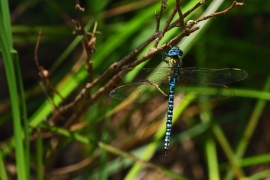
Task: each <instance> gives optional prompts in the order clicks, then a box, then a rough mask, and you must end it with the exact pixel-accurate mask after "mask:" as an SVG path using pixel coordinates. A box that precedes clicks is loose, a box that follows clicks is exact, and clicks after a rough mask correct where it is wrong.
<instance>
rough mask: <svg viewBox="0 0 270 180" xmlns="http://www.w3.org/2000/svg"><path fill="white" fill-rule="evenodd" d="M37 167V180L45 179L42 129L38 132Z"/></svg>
mask: <svg viewBox="0 0 270 180" xmlns="http://www.w3.org/2000/svg"><path fill="white" fill-rule="evenodd" d="M36 158H37V166H36V170H37V171H36V172H37V175H36V176H37V180H43V178H44V172H43V160H42V159H43V145H42V136H41V131H40V128H38V130H37V154H36Z"/></svg>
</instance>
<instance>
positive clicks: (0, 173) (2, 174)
mask: <svg viewBox="0 0 270 180" xmlns="http://www.w3.org/2000/svg"><path fill="white" fill-rule="evenodd" d="M0 179H2V180H8V177H7V172H6V168H5V164H4V156H3V153H2V151H1V150H0Z"/></svg>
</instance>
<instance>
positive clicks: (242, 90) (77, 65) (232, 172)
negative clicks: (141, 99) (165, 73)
mask: <svg viewBox="0 0 270 180" xmlns="http://www.w3.org/2000/svg"><path fill="white" fill-rule="evenodd" d="M198 2H199V0H198V1H195V0H193V1H185V0H184V1H183V3H182V6H181V9H182V11H183V12H186V11H187V10H189V9H190V8H191V7H193V6H194V5H195V4H196V3H198ZM232 2H233V0H226V1H221V0H220V1H217V0H216V1H210V0H209V1H207V2H206V3H205V4H204V5H202V6H201V7H199V8H198V9H197V10H195V11H194V12H193V13H192V14H191V15H190V16H189V17H188V18H186V19H185V21H187V20H190V19H192V20H195V19H197V18H199V17H200V16H201V15H202V14H203V13H209V12H211V10H209V7H210V6H211V7H212V6H213V7H216V8H218V11H221V10H224V9H226V8H228V7H229V6H230V5H231V4H232ZM218 3H221V5H219V4H218ZM8 4H9V11H10V12H9V13H10V18H11V31H10V32H9V33H12V42H13V47H14V49H15V50H17V53H18V60H19V61H18V62H19V65H20V71H21V74H20V75H19V76H20V78H21V79H22V82H23V86H24V94H25V97H26V107H27V115H28V122H29V127H30V128H29V132H30V131H31V132H30V136H29V142H30V148H29V149H27V148H25V153H26V154H27V155H28V156H29V163H27V162H25V161H28V160H27V158H26V159H25V160H22V161H23V162H25V163H26V167H28V166H29V168H26V171H27V172H26V174H27V175H26V177H30V178H31V179H74V180H79V179H196V180H200V179H215V180H216V179H228V180H229V179H237V178H238V179H240V178H244V177H246V178H249V179H263V178H266V177H268V176H270V170H269V169H270V168H269V167H270V164H269V162H270V154H269V147H270V146H269V145H270V134H269V130H268V129H269V128H268V127H269V126H270V121H269V120H270V119H269V112H270V111H269V108H270V107H269V104H268V103H267V101H268V100H269V99H270V94H269V89H270V74H269V67H270V61H269V57H270V50H269V49H270V22H269V21H270V18H269V17H270V2H267V1H263V0H258V1H247V5H246V6H244V7H240V6H236V7H234V8H233V9H232V10H231V11H230V12H229V13H228V14H224V15H220V16H216V17H214V18H211V19H208V20H206V21H205V22H207V24H205V25H203V24H198V25H197V26H201V29H200V30H198V33H197V34H195V33H194V34H190V35H189V36H187V37H184V38H183V39H182V41H181V42H180V44H179V46H180V48H181V49H183V51H184V55H185V56H184V57H183V62H184V67H202V68H213V69H219V68H240V69H243V70H245V71H247V73H248V74H249V77H248V78H247V79H245V80H244V81H241V82H237V83H234V84H232V85H230V87H231V88H232V89H233V90H234V91H235V97H233V98H230V99H228V100H224V101H217V102H209V103H204V104H201V103H194V102H185V101H183V102H181V103H179V100H176V107H175V113H174V118H175V119H174V126H173V129H172V137H171V140H172V142H171V144H170V149H169V156H168V157H165V156H164V152H163V136H164V132H165V131H164V130H165V127H164V126H165V119H166V109H167V101H161V102H155V103H144V104H137V103H126V102H120V101H117V100H114V99H112V98H110V97H109V92H110V90H112V88H113V87H112V88H110V89H106V93H104V94H103V95H102V96H101V97H100V98H99V99H98V100H97V101H95V102H94V103H93V104H92V105H91V106H90V107H89V108H88V109H87V111H86V112H84V113H82V114H80V115H79V118H76V120H75V121H73V122H72V124H71V125H70V126H69V128H65V125H66V123H67V120H68V119H69V118H70V117H71V116H72V115H73V114H74V113H76V112H74V111H72V110H71V111H69V112H67V113H65V114H63V116H62V117H63V118H61V119H59V120H58V121H57V122H49V121H48V120H49V118H50V117H51V116H52V114H53V113H54V114H56V113H57V108H55V107H53V104H52V102H51V101H50V100H48V99H49V97H48V94H49V93H50V89H48V88H47V86H46V83H43V85H44V86H40V81H41V79H40V77H39V76H38V68H37V66H36V64H35V61H34V51H35V44H36V41H37V37H38V31H39V30H40V28H43V30H44V31H43V34H42V38H41V42H40V46H39V49H38V58H39V63H40V65H41V66H44V68H45V69H48V70H49V71H50V73H51V76H50V82H51V84H52V85H53V86H55V87H57V89H58V91H59V93H60V94H61V95H62V96H64V98H65V101H64V102H62V105H66V104H68V103H71V102H73V101H74V99H75V97H76V96H77V95H78V94H79V92H80V91H81V90H82V89H83V88H84V87H85V85H86V83H87V82H88V81H89V75H88V74H87V69H86V66H85V56H83V55H84V54H83V53H85V52H83V46H82V42H81V41H80V40H81V36H76V35H73V34H72V32H73V31H74V27H75V25H76V24H75V23H74V22H73V21H72V19H77V18H78V13H77V11H76V10H75V4H76V2H75V1H64V0H59V1H53V0H46V1H34V0H24V1H9V2H8ZM80 4H81V6H82V7H84V8H85V11H84V12H81V18H82V20H83V23H84V25H85V31H87V32H92V31H93V28H94V23H95V22H97V31H98V33H97V34H95V37H96V43H95V47H96V51H95V53H94V54H92V60H93V71H94V79H95V78H97V77H99V76H100V75H101V74H103V73H104V72H105V71H106V70H107V69H108V68H109V67H110V65H112V64H113V63H115V62H117V61H119V60H121V59H122V58H123V57H125V56H126V55H127V54H128V53H130V52H131V51H133V50H134V49H135V48H137V47H138V46H139V45H141V44H142V43H144V42H145V41H146V39H148V38H149V37H150V36H151V35H152V34H153V33H154V31H155V28H156V19H155V14H154V13H155V11H156V12H159V11H160V4H161V1H157V0H141V1H139V0H137V1H135V0H132V1H127V0H118V1H110V0H103V1H97V0H91V1H81V2H80ZM174 7H175V1H171V0H170V1H168V2H167V8H166V9H165V10H164V12H163V17H162V19H161V29H162V28H163V27H164V25H165V23H166V20H167V19H168V17H169V15H170V14H171V12H172V10H173V8H174ZM2 8H3V6H2ZM6 10H7V9H6ZM215 12H216V11H215ZM2 13H4V11H3V9H2ZM177 17H178V16H177ZM181 31H182V30H181V29H180V28H174V29H172V30H171V31H169V32H168V33H167V34H165V37H164V39H163V40H162V41H161V43H160V44H159V45H162V44H163V43H165V42H168V41H169V40H170V39H172V38H173V37H175V36H176V35H178V34H180V33H181ZM1 36H3V35H1ZM89 37H90V35H89ZM151 45H152V44H151ZM150 47H151V46H148V47H147V48H145V49H144V51H143V52H142V53H141V54H140V55H139V56H141V55H144V54H145V53H147V52H148V51H149V48H150ZM1 50H2V51H3V49H1ZM167 50H169V49H166V51H167ZM139 56H138V57H139ZM1 58H2V57H1ZM136 58H137V57H135V58H134V61H135V59H136ZM161 60H162V59H161V55H160V54H158V55H156V56H154V57H152V58H151V59H149V61H147V62H146V63H144V65H143V66H144V67H156V66H157V65H159V64H160V63H162V61H161ZM1 62H2V61H1ZM0 70H1V71H0V73H1V75H0V82H1V85H2V87H3V88H2V89H1V91H0V103H1V104H0V114H1V115H0V131H1V135H0V145H1V146H0V147H1V152H2V153H1V154H2V155H1V157H2V158H1V160H2V162H3V165H4V166H0V170H1V171H0V172H5V173H4V174H6V175H7V179H17V177H16V176H17V173H16V171H15V170H14V169H15V168H16V167H17V169H18V165H16V164H15V162H16V160H17V158H18V157H17V156H16V155H15V154H14V152H15V151H14V146H15V147H16V142H15V144H14V130H13V126H14V123H13V121H12V118H13V116H12V112H11V108H12V107H13V105H12V104H10V100H9V99H10V98H9V97H10V94H9V89H8V85H7V80H6V73H10V72H9V71H7V70H5V68H4V66H3V63H1V64H0ZM117 72H118V71H117ZM117 72H115V73H113V74H112V75H111V76H110V77H106V78H105V80H103V81H101V82H100V83H98V84H97V86H95V87H94V88H93V89H92V91H91V93H95V92H97V91H98V90H99V88H102V87H103V86H104V85H105V84H106V83H107V82H108V81H109V80H110V79H111V78H112V76H113V75H116V74H117ZM17 73H18V71H17ZM121 84H124V82H119V83H118V84H115V86H114V87H116V86H117V85H121ZM42 87H44V88H42ZM44 91H45V93H44ZM46 94H47V95H46ZM55 96H57V95H55ZM88 100H89V99H88ZM54 101H55V104H57V105H59V106H60V104H61V100H59V97H58V99H57V97H56V98H55V100H54ZM18 105H20V106H21V102H20V101H18ZM101 142H102V143H101ZM25 146H26V145H25ZM25 146H24V147H25ZM15 149H16V148H15ZM131 154H133V155H134V156H136V157H137V158H135V157H133V155H131ZM141 160H144V162H142V161H141ZM0 164H1V162H0ZM27 164H28V165H27ZM2 179H5V177H4V176H3V175H2Z"/></svg>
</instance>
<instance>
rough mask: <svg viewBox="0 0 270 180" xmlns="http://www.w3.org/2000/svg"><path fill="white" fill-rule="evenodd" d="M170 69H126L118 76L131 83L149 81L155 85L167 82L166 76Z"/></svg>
mask: <svg viewBox="0 0 270 180" xmlns="http://www.w3.org/2000/svg"><path fill="white" fill-rule="evenodd" d="M170 71H171V69H170V68H169V67H164V68H142V69H138V70H137V69H127V70H124V71H121V72H120V74H119V76H120V77H121V78H122V79H124V78H128V79H130V80H133V82H144V81H150V82H155V83H157V84H159V83H163V82H168V76H169V75H170Z"/></svg>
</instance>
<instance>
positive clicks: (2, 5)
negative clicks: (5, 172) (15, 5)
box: [0, 1, 29, 180]
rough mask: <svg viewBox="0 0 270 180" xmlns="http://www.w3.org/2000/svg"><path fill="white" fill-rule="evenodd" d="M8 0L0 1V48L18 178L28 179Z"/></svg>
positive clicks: (20, 179)
mask: <svg viewBox="0 0 270 180" xmlns="http://www.w3.org/2000/svg"><path fill="white" fill-rule="evenodd" d="M8 9H9V7H8V3H7V1H1V2H0V11H1V12H0V20H1V21H0V23H1V24H0V49H1V51H2V57H3V61H4V67H5V72H6V77H7V82H8V88H9V96H10V101H11V109H12V120H13V130H14V136H15V146H16V149H15V153H16V166H17V178H18V180H27V179H28V178H27V177H28V175H27V174H28V173H27V172H28V170H29V169H27V168H26V165H27V163H26V160H25V153H24V148H23V143H22V139H23V134H22V126H21V113H20V108H19V101H18V99H19V97H18V95H17V93H18V92H19V89H18V87H17V84H16V83H17V82H18V80H17V79H16V75H15V69H14V64H13V62H14V59H12V56H11V52H12V38H11V37H12V36H11V27H10V17H9V12H8Z"/></svg>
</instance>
